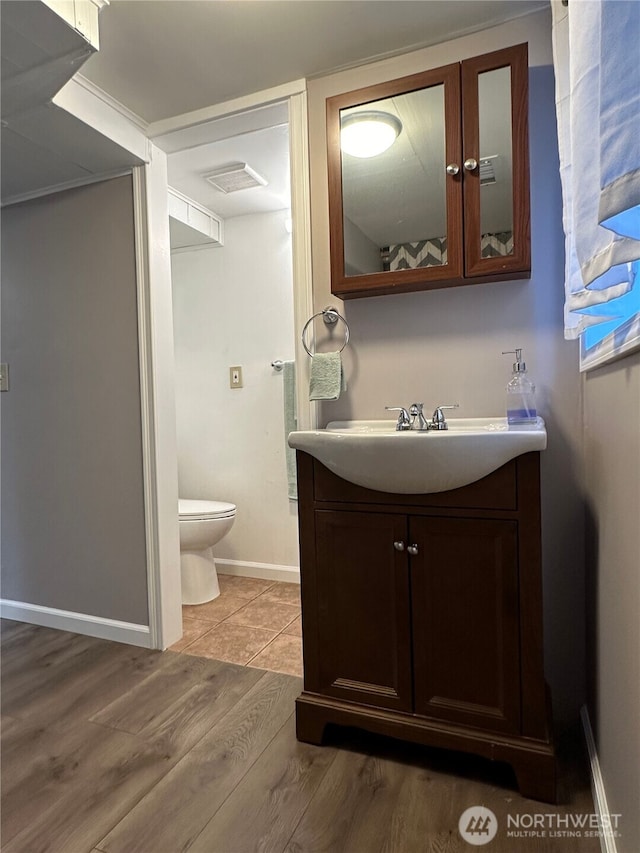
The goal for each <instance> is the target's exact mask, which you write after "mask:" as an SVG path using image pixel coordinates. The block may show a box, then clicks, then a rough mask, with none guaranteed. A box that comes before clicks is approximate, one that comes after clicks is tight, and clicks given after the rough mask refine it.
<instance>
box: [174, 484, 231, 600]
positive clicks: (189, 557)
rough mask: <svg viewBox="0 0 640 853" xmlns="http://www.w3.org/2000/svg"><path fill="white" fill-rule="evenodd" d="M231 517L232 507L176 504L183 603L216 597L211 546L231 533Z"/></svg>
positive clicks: (217, 503) (209, 503)
mask: <svg viewBox="0 0 640 853" xmlns="http://www.w3.org/2000/svg"><path fill="white" fill-rule="evenodd" d="M235 517H236V507H235V504H231V503H225V502H223V501H192V500H184V499H183V498H180V500H179V501H178V518H179V526H180V573H181V576H182V603H183V604H204V602H205V601H211V600H212V599H214V598H217V597H218V596H219V595H220V586H219V584H218V573H217V571H216V563H215V560H214V559H213V554H212V553H211V547H212V545H215V544H216V543H217V542H219V541H220V540H221V539H222V537H223V536H225V535H226V534H227V533H228V532H229V531H230V530H231V528H232V526H233V522H234V519H235Z"/></svg>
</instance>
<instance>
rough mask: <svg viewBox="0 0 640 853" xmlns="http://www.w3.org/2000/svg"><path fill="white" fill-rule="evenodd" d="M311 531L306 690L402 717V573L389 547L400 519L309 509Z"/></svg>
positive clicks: (405, 617)
mask: <svg viewBox="0 0 640 853" xmlns="http://www.w3.org/2000/svg"><path fill="white" fill-rule="evenodd" d="M315 529H316V555H315V557H316V559H315V562H316V566H315V572H314V576H315V578H314V580H315V594H314V600H315V607H316V608H317V612H316V614H315V616H316V620H315V623H316V625H317V639H316V640H315V641H314V643H313V645H314V646H316V643H317V649H318V650H319V657H318V661H317V669H316V667H312V669H313V670H314V671H315V672H317V676H315V677H317V679H318V683H308V684H307V682H305V686H306V689H308V690H312V691H316V692H319V693H322V694H323V695H325V696H335V697H337V698H341V699H348V700H351V701H353V702H359V703H364V704H366V705H373V706H376V707H379V708H394V709H396V710H406V711H410V710H411V707H412V696H411V671H410V667H411V640H410V606H409V568H408V561H407V555H406V553H405V552H404V551H402V550H397V548H396V547H394V542H396V543H403V545H404V541H405V539H406V517H405V516H400V515H392V514H378V513H368V512H367V513H362V512H334V511H329V510H317V511H316V512H315ZM308 648H309V646H307V647H306V648H305V654H306V651H307V649H308ZM311 677H312V678H314V676H311Z"/></svg>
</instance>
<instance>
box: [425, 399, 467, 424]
mask: <svg viewBox="0 0 640 853" xmlns="http://www.w3.org/2000/svg"><path fill="white" fill-rule="evenodd" d="M459 408H460V403H452V404H451V405H450V406H436V408H435V411H434V413H433V417H432V418H431V429H449V426H448V424H447V421H446V418H445V416H444V415H443V413H442V410H443V409H459Z"/></svg>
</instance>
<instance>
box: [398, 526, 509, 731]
mask: <svg viewBox="0 0 640 853" xmlns="http://www.w3.org/2000/svg"><path fill="white" fill-rule="evenodd" d="M409 536H410V539H411V541H412V542H414V543H416V544H417V546H418V554H417V555H416V556H412V557H411V560H410V566H411V594H412V622H413V658H414V691H415V712H416V714H421V715H424V716H428V717H437V718H440V719H443V720H448V721H449V722H453V723H462V724H466V725H471V726H474V727H479V728H486V729H490V730H493V731H504V732H517V731H519V728H520V665H519V642H520V634H519V608H518V557H517V523H516V522H514V521H500V520H492V519H464V518H433V517H431V518H416V517H412V518H411V520H410V534H409Z"/></svg>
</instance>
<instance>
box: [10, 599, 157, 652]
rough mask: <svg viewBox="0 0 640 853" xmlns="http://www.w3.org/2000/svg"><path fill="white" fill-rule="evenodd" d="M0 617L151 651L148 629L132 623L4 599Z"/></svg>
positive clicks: (146, 626) (145, 626)
mask: <svg viewBox="0 0 640 853" xmlns="http://www.w3.org/2000/svg"><path fill="white" fill-rule="evenodd" d="M0 616H1V617H2V618H3V619H14V620H15V621H16V622H28V623H29V624H30V625H40V626H42V627H43V628H57V629H58V630H59V631H72V632H73V633H74V634H84V635H85V636H87V637H98V638H99V639H101V640H114V641H115V642H117V643H128V645H130V646H142V648H145V649H150V648H151V632H150V630H149V626H148V625H136V624H135V623H134V622H119V621H118V620H117V619H105V618H104V617H102V616H89V615H88V614H86V613H74V612H72V611H71V610H58V609H57V608H55V607H42V605H40V604H27V603H26V602H24V601H9V600H7V599H4V598H3V599H0Z"/></svg>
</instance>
